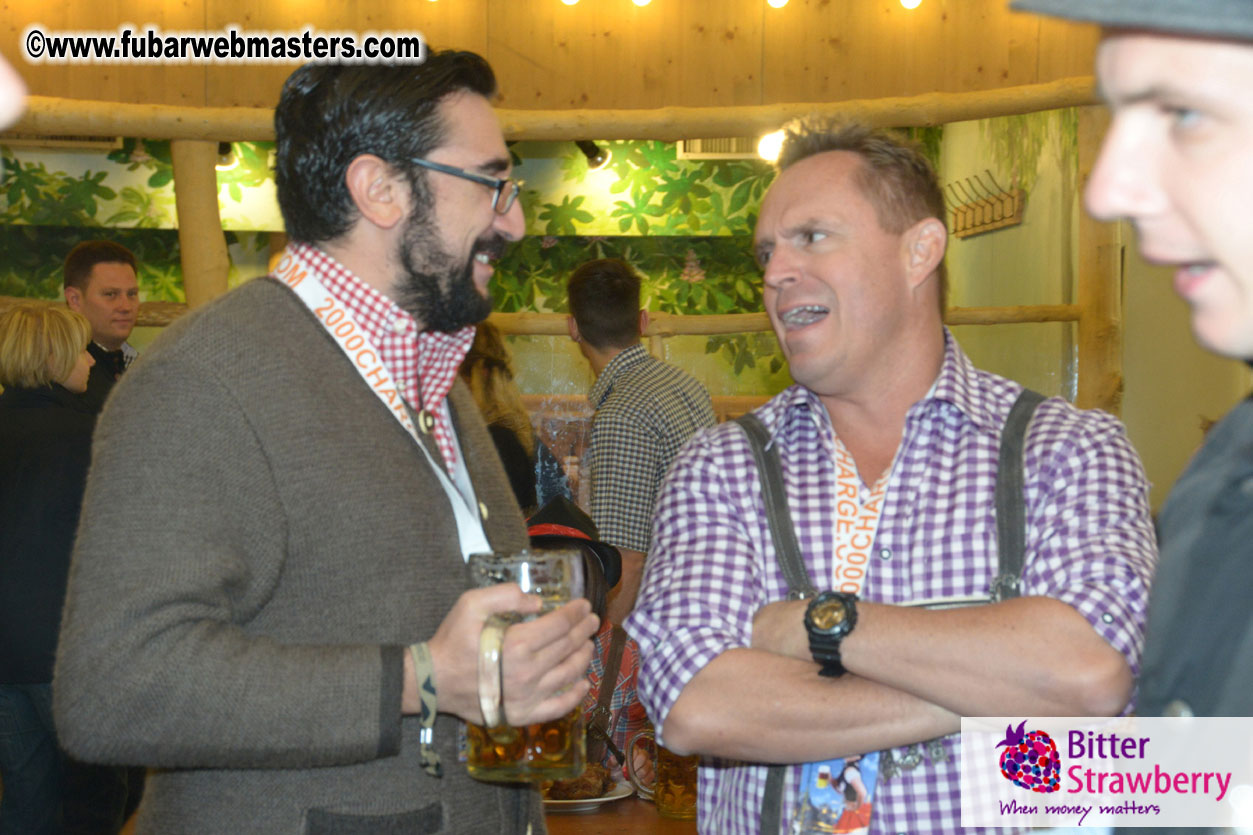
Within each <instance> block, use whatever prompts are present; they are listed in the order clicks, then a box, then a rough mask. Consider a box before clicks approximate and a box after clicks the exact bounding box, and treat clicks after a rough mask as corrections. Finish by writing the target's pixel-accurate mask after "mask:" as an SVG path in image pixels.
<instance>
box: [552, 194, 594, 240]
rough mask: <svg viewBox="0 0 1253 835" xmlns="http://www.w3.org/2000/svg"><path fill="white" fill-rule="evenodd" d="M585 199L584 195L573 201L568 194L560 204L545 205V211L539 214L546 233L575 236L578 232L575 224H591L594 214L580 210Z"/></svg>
mask: <svg viewBox="0 0 1253 835" xmlns="http://www.w3.org/2000/svg"><path fill="white" fill-rule="evenodd" d="M585 199H586V197H585V196H584V195H582V194H580V195H579V196H578V197H575V198H573V199H571V198H570V195H568V194H567V195H566V196H565V197H563V198H561V203H560V204H557V203H545V204H544V211H542V212H540V213H539V219H540V220H541V221H543V222H544V224H545V226H544V228H545V231H547V233H548V234H549V235H573V234H575V232H576V229H575V226H574V224H575V223H583V224H587V223H591V222H592V220H593V219H594V218H593V216H592V213H591V212H589V211H587V210H585V209H580V208H579V207H580V206H581V205H583V201H584V200H585Z"/></svg>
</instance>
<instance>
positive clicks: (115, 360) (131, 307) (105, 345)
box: [65, 241, 139, 412]
mask: <svg viewBox="0 0 1253 835" xmlns="http://www.w3.org/2000/svg"><path fill="white" fill-rule="evenodd" d="M135 272H136V263H135V256H134V254H133V253H132V252H131V251H130V250H129V249H127V248H126V247H124V246H122V245H121V244H115V243H113V242H112V241H84V242H83V243H80V244H79V245H78V246H76V247H74V248H73V249H72V250H70V254H69V255H68V256H66V258H65V303H66V304H67V305H68V306H69V308H70V309H71V310H76V311H78V312H79V313H81V314H83V315H84V316H86V317H87V321H89V322H91V343H90V344H89V345H88V346H87V350H88V351H90V352H91V355H92V356H93V357H94V358H95V360H96V365H95V367H93V368H92V369H91V378H90V379H89V380H88V381H87V394H86V395H85V396H86V398H87V399H88V401H90V402H91V404H92V407H93V408H94V409H95V411H96V412H99V411H100V409H101V408H103V406H104V399H105V397H107V396H108V394H109V392H110V391H111V390H112V388H113V384H114V383H115V382H117V379H118V378H119V377H121V376H122V373H123V372H124V371H126V368H127V366H129V365H130V364H131V362H132V361H134V359H135V357H136V356H137V355H138V352H137V351H136V350H135V349H134V348H133V347H131V345H130V343H128V342H127V341H126V340H127V339H128V338H129V337H130V335H131V330H132V329H134V327H135V320H136V317H137V316H138V315H139V282H138V280H137V279H136V277H135Z"/></svg>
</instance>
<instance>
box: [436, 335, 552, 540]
mask: <svg viewBox="0 0 1253 835" xmlns="http://www.w3.org/2000/svg"><path fill="white" fill-rule="evenodd" d="M461 377H462V379H464V380H465V381H466V385H468V386H469V387H470V393H471V394H473V395H474V402H475V403H477V404H478V407H479V411H481V412H482V413H483V422H484V423H486V424H487V430H488V432H490V433H491V436H492V441H493V442H494V443H495V445H496V452H497V453H498V454H499V455H500V460H501V462H502V463H503V464H504V465H505V473H506V474H507V475H508V476H509V486H510V487H512V488H513V493H514V496H515V497H516V498H517V500H518V506H519V507H520V508H521V509H522V515H523V516H530V515H531V514H532V513H534V512H535V511H536V510H538V509H539V508H541V507H543V506H544V505H546V504H548V502H549V500H550V499H553V498H555V497H556V496H565V497H566V498H567V499H569V498H572V497H571V495H570V484H569V482H568V481H567V480H566V474H565V473H564V472H563V471H562V469H561V464H560V463H558V461H557V459H556V457H555V456H554V455H553V454H552V452H551V451H549V449H548V447H546V446H545V445H544V442H543V441H541V440H540V439H539V438H537V437H535V430H534V429H533V428H532V427H531V415H530V414H529V413H528V412H527V410H526V407H525V406H523V405H522V393H521V392H520V391H518V385H517V383H515V382H514V379H513V360H512V358H511V357H510V355H509V348H508V347H506V345H505V340H504V337H502V336H501V333H500V330H499V329H498V328H497V327H496V326H495V325H493V324H491V323H489V322H480V323H479V325H478V328H477V330H476V331H475V334H474V344H473V345H471V346H470V352H469V353H468V354H466V358H465V360H464V361H463V362H462V363H461Z"/></svg>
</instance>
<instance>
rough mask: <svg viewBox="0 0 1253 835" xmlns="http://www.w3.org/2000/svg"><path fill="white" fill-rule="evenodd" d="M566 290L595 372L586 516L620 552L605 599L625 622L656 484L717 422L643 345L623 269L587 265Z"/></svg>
mask: <svg viewBox="0 0 1253 835" xmlns="http://www.w3.org/2000/svg"><path fill="white" fill-rule="evenodd" d="M567 292H568V293H569V301H570V315H569V316H568V317H567V318H566V324H567V326H568V328H569V332H570V338H571V339H573V340H574V341H575V342H576V343H577V344H578V346H579V352H580V353H581V354H583V357H584V358H585V359H586V360H587V361H588V364H589V365H590V366H591V368H592V373H593V374H594V375H596V382H595V383H594V384H593V385H592V390H591V392H590V393H589V394H588V400H589V401H590V402H591V404H592V408H593V409H595V414H593V415H592V428H591V437H590V439H589V441H588V445H587V451H586V453H585V454H584V457H583V466H584V468H585V472H586V473H587V478H588V480H589V482H590V484H591V499H590V510H591V514H592V518H593V519H594V520H596V526H597V527H598V528H599V529H600V532H601V535H602V536H603V537H604V538H605V541H606V542H609V543H612V544H613V545H615V546H616V547H617V548H618V550H619V551H621V552H622V582H621V583H619V584H618V586H617V588H615V589H614V592H613V595H612V597H611V598H610V601H609V619H610V620H612V621H614V622H615V623H621V622H622V621H623V620H624V619H625V618H626V616H627V614H628V613H629V612H630V611H631V608H632V607H633V606H634V605H635V595H636V592H637V591H638V590H639V585H640V577H642V576H643V572H644V563H645V559H646V555H647V553H648V548H649V543H650V541H651V537H652V520H653V507H654V506H655V505H656V503H657V493H658V491H659V490H660V489H661V482H662V480H663V479H664V478H665V477H666V471H667V470H669V469H670V462H671V461H673V460H674V456H675V455H676V454H678V451H679V449H680V447H682V446H683V444H684V442H686V441H687V439H688V438H690V437H692V434H693V433H695V432H696V430H698V429H702V428H706V427H710V426H713V425H714V421H715V418H714V411H713V403H712V401H711V400H710V399H709V392H708V391H706V390H705V387H704V386H703V385H701V384H700V382H699V381H698V380H696V378H694V377H693V376H692V375H690V374H688V373H687V372H686V371H683V370H681V369H679V368H675V367H674V366H673V365H670V364H668V363H664V362H662V361H661V360H658V359H656V358H655V357H653V356H651V355H650V354H649V353H648V351H646V350H645V349H644V346H643V345H641V344H640V336H641V334H643V332H644V330H645V329H646V328H647V327H648V311H647V310H644V309H642V308H641V307H640V277H639V276H638V275H637V274H636V272H635V271H634V270H633V269H631V267H630V266H629V265H627V264H626V263H625V262H623V261H620V260H617V259H613V258H603V259H599V260H596V261H589V262H587V263H586V264H583V265H582V266H580V267H579V268H578V269H576V270H575V271H574V273H573V274H572V275H571V276H570V283H569V286H568V288H567Z"/></svg>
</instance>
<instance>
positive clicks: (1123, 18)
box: [1010, 0, 1253, 40]
mask: <svg viewBox="0 0 1253 835" xmlns="http://www.w3.org/2000/svg"><path fill="white" fill-rule="evenodd" d="M1010 7H1011V8H1013V9H1016V10H1018V11H1026V12H1039V13H1040V14H1046V15H1053V16H1055V17H1066V18H1070V19H1071V20H1081V21H1087V22H1089V23H1099V24H1101V25H1102V26H1112V27H1117V28H1122V29H1151V30H1154V31H1161V32H1167V33H1175V34H1180V35H1203V36H1210V37H1214V38H1220V39H1224V40H1253V0H1012V2H1011V3H1010Z"/></svg>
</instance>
